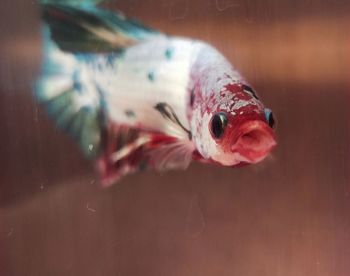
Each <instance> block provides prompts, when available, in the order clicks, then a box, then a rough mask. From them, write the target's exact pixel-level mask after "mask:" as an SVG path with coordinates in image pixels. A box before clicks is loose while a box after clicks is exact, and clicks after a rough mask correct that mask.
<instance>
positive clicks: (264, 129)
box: [231, 120, 277, 163]
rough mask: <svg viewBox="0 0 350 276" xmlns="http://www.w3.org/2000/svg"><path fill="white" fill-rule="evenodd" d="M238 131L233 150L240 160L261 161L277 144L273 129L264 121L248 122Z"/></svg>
mask: <svg viewBox="0 0 350 276" xmlns="http://www.w3.org/2000/svg"><path fill="white" fill-rule="evenodd" d="M237 133H238V134H237V135H236V136H235V138H234V143H233V144H232V145H231V151H232V152H233V153H234V154H235V155H236V156H237V157H238V159H239V160H237V161H240V162H244V163H257V162H260V161H262V160H263V159H264V158H265V157H266V156H267V155H268V154H269V153H270V151H271V150H272V149H273V148H274V147H275V146H276V145H277V142H276V138H275V135H274V132H273V130H272V129H271V128H270V127H269V126H268V125H267V124H266V123H265V122H264V121H260V120H254V121H249V122H246V123H244V124H242V125H241V126H240V127H239V129H238V132H237Z"/></svg>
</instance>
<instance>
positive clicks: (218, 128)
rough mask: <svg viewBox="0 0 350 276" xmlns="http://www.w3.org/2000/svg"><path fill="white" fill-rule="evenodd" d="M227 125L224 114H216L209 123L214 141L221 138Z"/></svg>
mask: <svg viewBox="0 0 350 276" xmlns="http://www.w3.org/2000/svg"><path fill="white" fill-rule="evenodd" d="M226 125H227V116H226V114H225V113H217V114H215V115H214V117H213V119H212V121H211V132H212V134H213V136H214V137H215V138H216V139H219V138H221V137H222V135H223V134H224V132H225V127H226Z"/></svg>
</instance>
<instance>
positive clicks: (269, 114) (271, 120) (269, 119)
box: [265, 108, 276, 128]
mask: <svg viewBox="0 0 350 276" xmlns="http://www.w3.org/2000/svg"><path fill="white" fill-rule="evenodd" d="M265 118H266V121H267V122H268V124H269V126H270V127H271V128H274V127H275V125H276V121H275V117H274V116H273V113H272V111H271V109H268V108H265Z"/></svg>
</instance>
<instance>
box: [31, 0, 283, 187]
mask: <svg viewBox="0 0 350 276" xmlns="http://www.w3.org/2000/svg"><path fill="white" fill-rule="evenodd" d="M81 2H82V1H77V0H76V1H63V2H60V1H57V2H55V1H52V0H51V1H43V2H41V9H42V19H43V22H44V24H43V41H44V45H43V53H44V54H43V55H44V56H43V66H42V75H41V77H40V79H39V80H38V82H37V89H36V98H37V100H38V101H39V102H40V103H42V104H43V105H44V106H45V108H46V109H47V111H48V114H49V116H50V117H51V118H53V119H54V120H55V121H56V124H57V126H58V127H59V128H61V129H63V130H65V131H66V132H67V133H68V134H70V136H71V137H73V139H74V140H75V141H76V142H77V143H78V144H79V145H80V148H81V149H82V151H83V153H84V154H85V156H86V157H87V158H89V159H91V160H94V162H95V167H96V170H97V172H98V175H99V176H100V180H101V183H102V185H103V186H109V185H111V184H113V183H115V182H116V181H117V180H119V179H120V178H121V177H123V176H125V175H127V174H130V173H134V172H137V171H141V170H144V169H154V170H158V171H164V170H169V169H180V168H182V169H185V168H187V167H188V165H189V164H190V162H191V161H192V160H196V161H199V162H203V163H210V164H219V165H223V166H229V167H235V166H240V165H244V164H252V163H257V162H259V161H261V160H263V159H264V158H265V157H266V156H267V155H268V154H269V152H270V151H271V150H272V149H273V148H274V146H275V145H276V139H275V134H274V130H273V127H274V124H275V119H274V117H273V114H272V112H271V110H270V109H268V108H265V107H264V105H263V103H262V102H261V101H260V99H259V97H258V96H257V94H256V92H255V91H254V89H253V88H252V87H251V86H250V85H249V84H248V82H247V81H246V80H245V79H244V78H243V77H242V76H241V75H240V73H239V72H238V71H237V70H236V69H235V68H234V67H233V65H232V64H231V63H230V62H229V61H228V60H227V59H226V58H225V57H224V56H223V55H222V54H221V53H220V52H219V51H218V50H216V49H215V48H214V47H212V46H211V45H209V44H208V43H205V42H203V41H199V40H194V39H189V38H184V37H176V36H169V35H166V34H164V33H162V32H160V31H157V30H154V29H152V28H149V27H146V26H144V25H143V24H141V23H139V22H138V21H136V20H133V19H130V18H127V17H125V16H124V15H123V14H122V13H120V12H117V11H115V12H112V11H109V10H105V9H102V8H99V7H97V6H96V5H95V4H94V3H95V2H98V1H90V2H88V1H87V2H85V3H81Z"/></svg>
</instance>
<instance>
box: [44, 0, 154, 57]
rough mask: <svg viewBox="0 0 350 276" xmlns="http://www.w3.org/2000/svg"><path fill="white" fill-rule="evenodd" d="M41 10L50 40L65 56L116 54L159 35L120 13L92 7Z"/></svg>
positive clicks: (52, 7) (47, 8)
mask: <svg viewBox="0 0 350 276" xmlns="http://www.w3.org/2000/svg"><path fill="white" fill-rule="evenodd" d="M41 6H42V17H43V20H44V21H45V22H46V23H47V24H48V26H49V28H50V30H51V38H52V40H53V41H54V42H55V43H56V44H57V45H58V46H59V47H60V49H61V50H64V51H68V52H106V51H115V50H120V49H123V48H125V47H128V46H131V45H133V44H135V43H137V42H138V41H140V40H143V39H147V38H150V37H152V36H155V35H158V34H159V33H157V32H156V31H154V30H152V29H150V28H148V27H145V26H143V25H142V24H140V23H138V22H136V21H135V20H131V19H128V18H126V17H125V16H124V15H122V14H121V13H117V12H111V11H107V10H103V9H98V8H96V7H94V6H79V7H76V6H69V5H61V4H51V3H49V4H45V3H44V4H42V5H41Z"/></svg>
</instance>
